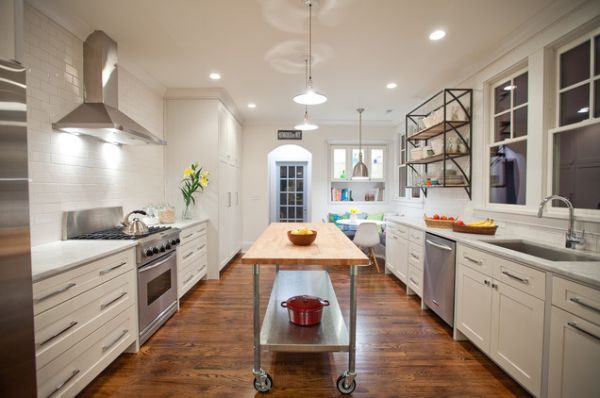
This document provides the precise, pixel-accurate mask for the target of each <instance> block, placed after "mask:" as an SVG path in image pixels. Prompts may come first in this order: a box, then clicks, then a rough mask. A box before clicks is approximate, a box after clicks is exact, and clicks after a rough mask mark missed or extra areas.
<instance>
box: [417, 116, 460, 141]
mask: <svg viewBox="0 0 600 398" xmlns="http://www.w3.org/2000/svg"><path fill="white" fill-rule="evenodd" d="M469 123H471V122H470V121H469V120H460V121H445V122H439V123H438V124H434V125H433V126H431V127H428V128H426V129H424V130H421V131H419V132H417V133H415V134H413V135H411V136H410V137H408V138H407V140H408V141H424V140H429V139H431V138H434V137H437V136H438V135H440V134H444V133H445V132H448V131H451V130H452V127H454V128H459V127H462V126H465V125H467V124H469Z"/></svg>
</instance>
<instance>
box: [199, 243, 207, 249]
mask: <svg viewBox="0 0 600 398" xmlns="http://www.w3.org/2000/svg"><path fill="white" fill-rule="evenodd" d="M204 247H206V243H204V244H202V246H200V247H199V248H198V251H201V250H202V249H204Z"/></svg>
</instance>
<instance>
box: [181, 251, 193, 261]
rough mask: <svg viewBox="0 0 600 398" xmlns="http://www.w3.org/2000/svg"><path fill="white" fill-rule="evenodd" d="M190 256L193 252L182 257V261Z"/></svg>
mask: <svg viewBox="0 0 600 398" xmlns="http://www.w3.org/2000/svg"><path fill="white" fill-rule="evenodd" d="M192 254H194V252H193V251H191V252H189V253H188V254H186V255H185V256H183V259H184V260H185V259H186V258H188V257H189V256H191V255H192Z"/></svg>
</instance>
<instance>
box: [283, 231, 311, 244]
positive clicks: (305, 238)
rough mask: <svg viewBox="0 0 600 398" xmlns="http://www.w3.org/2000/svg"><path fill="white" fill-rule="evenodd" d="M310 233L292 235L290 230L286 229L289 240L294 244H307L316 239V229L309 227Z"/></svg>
mask: <svg viewBox="0 0 600 398" xmlns="http://www.w3.org/2000/svg"><path fill="white" fill-rule="evenodd" d="M311 231H312V232H313V233H312V234H311V235H294V234H292V231H287V236H288V239H289V240H290V242H292V243H293V244H294V245H296V246H308V245H310V244H311V243H313V242H314V241H315V239H317V231H315V230H314V229H311Z"/></svg>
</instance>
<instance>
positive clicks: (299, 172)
mask: <svg viewBox="0 0 600 398" xmlns="http://www.w3.org/2000/svg"><path fill="white" fill-rule="evenodd" d="M296 178H304V167H302V166H296Z"/></svg>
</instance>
